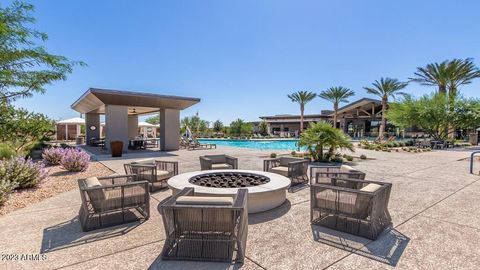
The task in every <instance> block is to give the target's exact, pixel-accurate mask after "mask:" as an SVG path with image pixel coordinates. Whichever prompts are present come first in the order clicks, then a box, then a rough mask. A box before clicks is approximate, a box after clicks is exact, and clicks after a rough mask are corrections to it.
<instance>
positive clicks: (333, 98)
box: [318, 86, 355, 128]
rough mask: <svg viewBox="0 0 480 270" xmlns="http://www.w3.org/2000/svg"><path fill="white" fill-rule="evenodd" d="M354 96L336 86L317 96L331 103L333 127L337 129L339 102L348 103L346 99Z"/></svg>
mask: <svg viewBox="0 0 480 270" xmlns="http://www.w3.org/2000/svg"><path fill="white" fill-rule="evenodd" d="M353 95H355V92H353V91H352V90H350V89H348V88H345V87H342V86H337V87H330V88H328V89H327V90H325V91H322V92H321V93H320V94H319V95H318V96H319V97H321V98H323V99H326V100H328V101H330V102H332V103H333V111H334V114H333V127H334V128H336V127H337V113H338V104H340V103H341V102H348V100H347V98H349V97H351V96H353Z"/></svg>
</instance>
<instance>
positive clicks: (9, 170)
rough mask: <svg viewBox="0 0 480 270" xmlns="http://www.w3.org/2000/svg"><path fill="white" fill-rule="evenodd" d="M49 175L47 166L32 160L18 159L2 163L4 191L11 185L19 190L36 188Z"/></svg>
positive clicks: (0, 178)
mask: <svg viewBox="0 0 480 270" xmlns="http://www.w3.org/2000/svg"><path fill="white" fill-rule="evenodd" d="M47 175H48V172H47V170H45V165H44V164H43V163H42V162H34V161H32V159H30V158H28V159H25V158H22V157H17V158H11V159H7V160H2V161H0V185H1V186H3V189H4V190H6V188H8V187H9V186H11V185H13V186H16V187H18V188H31V187H34V186H36V185H37V184H38V183H39V182H40V181H42V180H43V179H45V178H46V177H47Z"/></svg>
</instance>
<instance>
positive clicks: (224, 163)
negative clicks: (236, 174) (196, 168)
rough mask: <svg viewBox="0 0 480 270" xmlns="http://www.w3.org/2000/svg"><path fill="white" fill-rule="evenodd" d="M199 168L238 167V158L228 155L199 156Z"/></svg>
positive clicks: (222, 168)
mask: <svg viewBox="0 0 480 270" xmlns="http://www.w3.org/2000/svg"><path fill="white" fill-rule="evenodd" d="M200 168H201V170H202V171H204V170H228V169H233V170H236V169H238V159H237V158H235V157H231V156H229V155H206V156H200Z"/></svg>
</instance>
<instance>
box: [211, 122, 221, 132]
mask: <svg viewBox="0 0 480 270" xmlns="http://www.w3.org/2000/svg"><path fill="white" fill-rule="evenodd" d="M222 130H223V123H222V121H220V120H217V121H215V122H213V131H214V132H217V133H219V132H222Z"/></svg>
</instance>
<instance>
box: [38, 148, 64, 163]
mask: <svg viewBox="0 0 480 270" xmlns="http://www.w3.org/2000/svg"><path fill="white" fill-rule="evenodd" d="M64 153H65V150H64V149H63V148H61V147H52V148H48V149H45V150H44V151H43V154H42V158H43V162H45V164H46V165H58V164H60V161H61V160H62V157H63V154H64Z"/></svg>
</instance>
